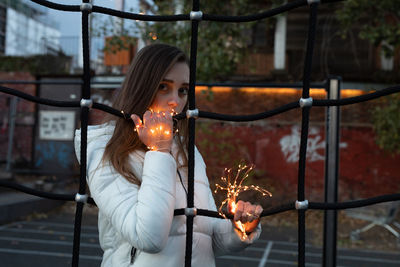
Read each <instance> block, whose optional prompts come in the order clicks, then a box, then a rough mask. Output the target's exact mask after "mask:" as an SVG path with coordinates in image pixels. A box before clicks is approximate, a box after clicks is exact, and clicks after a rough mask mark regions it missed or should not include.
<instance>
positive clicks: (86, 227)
mask: <svg viewBox="0 0 400 267" xmlns="http://www.w3.org/2000/svg"><path fill="white" fill-rule="evenodd" d="M20 223H21V224H25V225H44V226H56V227H66V228H72V229H73V228H74V224H73V223H72V224H67V223H57V222H20ZM84 229H87V230H94V231H97V230H98V228H97V227H96V226H89V225H83V226H82V230H84Z"/></svg>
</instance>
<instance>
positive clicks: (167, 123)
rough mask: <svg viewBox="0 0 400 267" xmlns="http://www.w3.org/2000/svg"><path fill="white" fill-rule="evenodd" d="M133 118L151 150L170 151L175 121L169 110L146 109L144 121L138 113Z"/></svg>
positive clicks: (144, 141) (136, 127)
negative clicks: (154, 110) (155, 110)
mask: <svg viewBox="0 0 400 267" xmlns="http://www.w3.org/2000/svg"><path fill="white" fill-rule="evenodd" d="M131 119H132V120H133V122H134V123H135V129H136V131H137V133H138V135H139V139H140V141H142V142H143V144H145V145H146V146H147V147H148V148H149V149H150V150H154V151H161V152H167V153H169V152H170V151H171V146H172V138H173V136H174V135H173V122H172V116H171V114H170V113H169V112H152V111H146V112H145V113H144V115H143V122H142V120H141V119H140V118H139V116H137V115H136V114H132V116H131Z"/></svg>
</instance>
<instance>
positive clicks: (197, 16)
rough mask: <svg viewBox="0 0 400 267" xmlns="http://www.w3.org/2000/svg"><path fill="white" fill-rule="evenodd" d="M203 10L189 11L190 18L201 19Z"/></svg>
mask: <svg viewBox="0 0 400 267" xmlns="http://www.w3.org/2000/svg"><path fill="white" fill-rule="evenodd" d="M202 19H203V12H201V11H190V20H202Z"/></svg>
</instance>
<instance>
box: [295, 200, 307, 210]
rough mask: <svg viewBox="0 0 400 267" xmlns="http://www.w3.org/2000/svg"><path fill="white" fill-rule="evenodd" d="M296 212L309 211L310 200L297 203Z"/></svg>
mask: <svg viewBox="0 0 400 267" xmlns="http://www.w3.org/2000/svg"><path fill="white" fill-rule="evenodd" d="M295 207H296V210H306V209H308V200H307V199H306V200H303V201H298V200H296V203H295Z"/></svg>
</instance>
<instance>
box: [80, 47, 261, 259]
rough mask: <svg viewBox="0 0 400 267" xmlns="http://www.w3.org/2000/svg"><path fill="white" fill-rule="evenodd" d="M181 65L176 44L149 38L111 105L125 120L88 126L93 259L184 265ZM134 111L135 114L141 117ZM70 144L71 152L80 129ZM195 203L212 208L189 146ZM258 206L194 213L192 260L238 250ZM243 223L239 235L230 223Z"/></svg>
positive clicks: (185, 85)
mask: <svg viewBox="0 0 400 267" xmlns="http://www.w3.org/2000/svg"><path fill="white" fill-rule="evenodd" d="M188 89H189V67H188V64H187V58H186V56H185V55H184V53H183V52H182V51H181V50H179V49H178V48H176V47H173V46H169V45H164V44H154V45H150V46H147V47H145V48H143V49H142V50H141V51H139V52H138V53H137V55H136V56H135V59H134V61H133V63H132V65H131V66H130V69H129V71H128V73H127V76H126V79H125V81H124V83H123V85H122V89H121V92H120V94H119V95H118V97H117V99H116V101H115V102H114V105H113V106H114V108H116V109H118V110H121V111H123V112H125V113H129V114H134V115H132V117H131V118H132V120H130V121H128V120H124V119H121V118H115V117H111V116H110V117H109V119H108V121H107V122H106V123H104V124H102V125H98V126H90V127H89V130H88V141H87V143H88V144H87V151H88V152H87V153H88V154H87V155H88V164H87V181H88V186H89V189H90V194H91V196H92V197H93V199H94V200H95V202H96V204H97V206H98V208H99V216H98V220H99V222H98V224H99V239H100V245H101V247H102V249H103V250H104V255H103V261H102V265H101V266H107V267H108V266H114V267H123V266H140V267H142V266H152V267H153V266H163V267H178V266H183V265H184V258H185V246H186V243H185V242H186V217H185V216H174V209H179V208H185V207H187V202H186V196H187V149H186V146H187V140H188V136H187V129H186V128H187V121H186V120H180V121H174V120H173V119H172V115H173V114H177V113H180V112H182V111H186V109H187V93H188ZM141 117H142V118H143V119H141ZM75 149H76V154H77V156H78V159H79V155H80V152H79V151H80V130H77V131H76V135H75ZM194 192H195V195H194V204H195V207H196V208H198V209H208V210H214V211H216V206H215V203H214V199H213V196H212V193H211V190H210V186H209V182H208V179H207V176H206V166H205V163H204V161H203V158H202V156H201V155H200V153H199V152H198V151H197V149H196V151H195V190H194ZM261 211H262V208H261V207H260V206H255V205H252V204H250V203H248V202H246V203H244V202H242V201H239V202H238V206H237V209H236V213H235V216H234V221H230V220H223V219H217V218H210V217H205V216H196V217H194V225H193V250H192V266H193V267H196V266H201V267H203V266H215V255H216V254H224V253H229V252H235V251H239V250H242V249H244V248H245V247H246V246H248V245H249V244H251V243H252V242H254V240H256V239H257V238H258V237H259V235H260V233H261V227H260V225H259V215H260V214H261ZM238 221H240V222H242V223H246V225H247V228H246V232H247V234H248V235H247V236H244V235H243V234H242V232H240V231H239V230H238V229H236V228H235V223H234V222H236V224H237V223H238Z"/></svg>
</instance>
